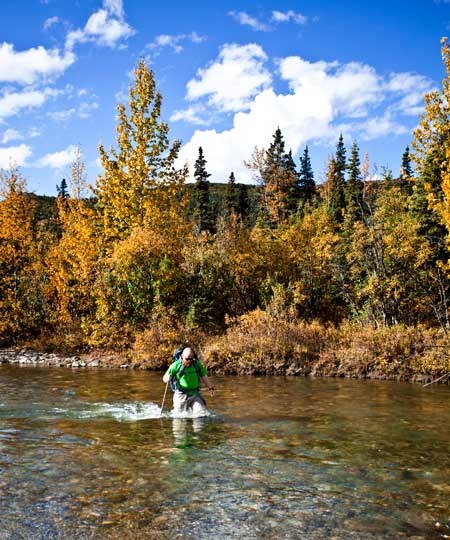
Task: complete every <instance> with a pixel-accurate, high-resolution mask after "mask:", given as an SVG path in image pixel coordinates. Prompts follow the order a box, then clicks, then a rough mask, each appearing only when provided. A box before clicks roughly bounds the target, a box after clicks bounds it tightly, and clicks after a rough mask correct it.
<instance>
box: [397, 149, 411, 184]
mask: <svg viewBox="0 0 450 540" xmlns="http://www.w3.org/2000/svg"><path fill="white" fill-rule="evenodd" d="M412 175H413V168H412V164H411V156H410V154H409V146H407V147H406V148H405V151H404V153H403V155H402V166H401V168H400V178H401V179H402V180H407V179H408V178H411V177H412Z"/></svg>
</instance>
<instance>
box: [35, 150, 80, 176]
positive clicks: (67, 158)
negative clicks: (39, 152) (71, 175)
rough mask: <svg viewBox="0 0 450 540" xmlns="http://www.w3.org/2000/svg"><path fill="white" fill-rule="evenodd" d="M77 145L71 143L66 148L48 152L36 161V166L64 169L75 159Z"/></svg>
mask: <svg viewBox="0 0 450 540" xmlns="http://www.w3.org/2000/svg"><path fill="white" fill-rule="evenodd" d="M77 148H78V147H77V146H75V145H74V144H71V145H70V146H68V147H67V148H66V149H65V150H60V151H59V152H53V153H50V154H46V155H45V156H43V157H41V158H40V159H38V160H37V162H36V164H35V165H36V167H50V168H51V169H56V170H60V169H64V167H67V166H68V165H70V164H71V163H73V162H74V161H75V158H76V153H77Z"/></svg>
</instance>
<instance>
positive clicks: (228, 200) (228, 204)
mask: <svg viewBox="0 0 450 540" xmlns="http://www.w3.org/2000/svg"><path fill="white" fill-rule="evenodd" d="M238 211H239V191H238V187H237V186H236V178H235V176H234V172H231V174H230V177H229V179H228V184H227V189H226V191H225V212H226V215H228V216H230V215H231V214H233V213H237V212H238Z"/></svg>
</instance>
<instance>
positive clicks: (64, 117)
mask: <svg viewBox="0 0 450 540" xmlns="http://www.w3.org/2000/svg"><path fill="white" fill-rule="evenodd" d="M76 112H77V110H76V109H75V108H74V107H72V108H70V109H64V110H62V111H52V112H48V113H47V116H48V117H49V118H51V119H52V120H54V121H55V122H58V123H64V122H67V121H68V120H70V119H71V118H72V117H73V116H74V115H75V113H76Z"/></svg>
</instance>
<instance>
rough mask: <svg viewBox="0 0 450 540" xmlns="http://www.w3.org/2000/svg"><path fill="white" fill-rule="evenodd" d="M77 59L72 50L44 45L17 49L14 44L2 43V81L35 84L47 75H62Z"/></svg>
mask: <svg viewBox="0 0 450 540" xmlns="http://www.w3.org/2000/svg"><path fill="white" fill-rule="evenodd" d="M74 61H75V56H74V54H73V53H72V52H70V51H66V52H65V53H64V54H61V53H60V51H59V50H58V49H51V50H47V49H45V48H44V47H42V46H39V47H34V48H31V49H27V50H25V51H15V50H14V45H12V44H10V43H6V42H4V43H2V44H1V45H0V82H9V83H19V84H33V83H35V82H37V81H39V80H40V79H42V78H45V77H52V76H58V75H61V74H62V73H63V72H64V71H65V70H66V69H67V68H68V67H69V66H70V65H72V64H73V63H74Z"/></svg>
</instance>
